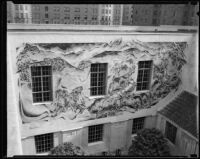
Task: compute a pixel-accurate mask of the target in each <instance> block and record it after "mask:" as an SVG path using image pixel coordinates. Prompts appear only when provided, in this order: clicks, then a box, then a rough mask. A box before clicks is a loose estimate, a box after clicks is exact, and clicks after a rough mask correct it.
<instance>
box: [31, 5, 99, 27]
mask: <svg viewBox="0 0 200 159" xmlns="http://www.w3.org/2000/svg"><path fill="white" fill-rule="evenodd" d="M32 14H33V23H36V24H40V23H41V24H42V23H43V24H45V23H46V24H91V25H92V24H93V25H95V24H98V5H32Z"/></svg>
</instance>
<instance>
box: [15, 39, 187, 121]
mask: <svg viewBox="0 0 200 159" xmlns="http://www.w3.org/2000/svg"><path fill="white" fill-rule="evenodd" d="M186 46H187V44H186V43H173V42H162V43H161V42H159V43H156V42H153V43H152V42H148V43H146V42H140V41H122V39H117V40H115V41H111V42H110V43H77V44H76V43H67V44H64V43H63V44H41V43H40V44H33V43H32V44H28V43H25V44H23V45H22V46H21V47H19V48H18V49H17V62H16V65H17V70H16V72H17V73H18V74H19V87H20V94H19V99H20V100H19V101H20V102H19V106H20V113H21V117H22V120H23V122H24V123H30V122H33V121H41V120H44V121H49V120H54V119H59V118H63V119H65V120H90V119H97V118H104V117H108V116H116V115H119V114H123V112H124V111H128V112H131V113H134V112H136V111H138V110H140V109H144V108H150V107H152V106H154V105H155V104H156V103H157V102H158V101H159V100H160V99H162V98H164V97H165V96H167V95H168V94H169V93H170V91H171V90H177V89H178V87H179V85H180V84H181V70H182V67H183V65H184V64H185V63H186V60H185V55H184V50H185V48H186ZM140 60H152V61H153V72H152V73H153V75H152V77H153V79H152V81H151V86H150V90H149V91H146V92H142V93H138V92H136V80H137V69H138V66H137V62H138V61H140ZM102 61H103V62H104V63H108V73H107V94H106V95H105V96H103V97H99V98H91V97H90V92H89V87H90V65H91V63H96V62H99V63H101V62H102ZM33 65H34V66H39V65H42V66H44V65H51V66H52V71H53V72H52V76H53V101H52V102H50V103H46V104H45V103H42V104H37V105H35V104H33V102H32V88H31V74H30V66H33Z"/></svg>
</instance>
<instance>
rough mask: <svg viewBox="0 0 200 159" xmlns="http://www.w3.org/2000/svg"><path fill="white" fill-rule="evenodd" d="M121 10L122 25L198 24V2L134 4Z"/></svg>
mask: <svg viewBox="0 0 200 159" xmlns="http://www.w3.org/2000/svg"><path fill="white" fill-rule="evenodd" d="M123 10H124V11H123V22H122V24H123V25H139V26H147V25H149V26H151V25H154V26H156V25H199V19H198V15H197V12H198V11H199V4H197V5H191V4H176V5H174V4H163V5H159V4H156V5H153V4H145V5H144V4H143V5H138V4H134V5H124V9H123Z"/></svg>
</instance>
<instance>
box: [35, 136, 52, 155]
mask: <svg viewBox="0 0 200 159" xmlns="http://www.w3.org/2000/svg"><path fill="white" fill-rule="evenodd" d="M35 146H36V153H43V152H48V151H50V150H51V149H52V148H53V147H54V143H53V133H50V134H43V135H37V136H35Z"/></svg>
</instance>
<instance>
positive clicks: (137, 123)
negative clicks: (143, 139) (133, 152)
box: [132, 117, 145, 134]
mask: <svg viewBox="0 0 200 159" xmlns="http://www.w3.org/2000/svg"><path fill="white" fill-rule="evenodd" d="M144 119H145V118H144V117H141V118H135V119H133V127H132V134H135V133H137V131H139V130H141V129H143V128H144Z"/></svg>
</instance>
